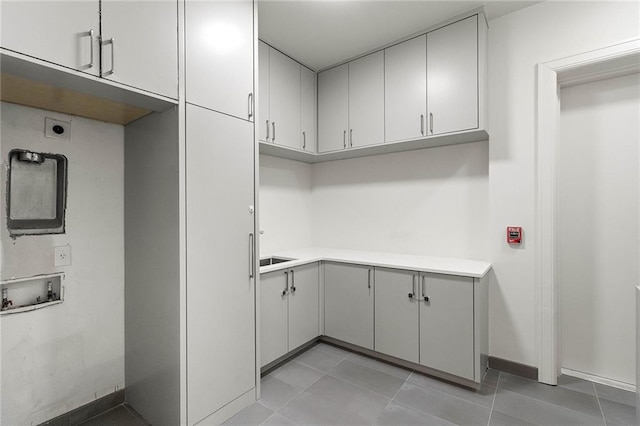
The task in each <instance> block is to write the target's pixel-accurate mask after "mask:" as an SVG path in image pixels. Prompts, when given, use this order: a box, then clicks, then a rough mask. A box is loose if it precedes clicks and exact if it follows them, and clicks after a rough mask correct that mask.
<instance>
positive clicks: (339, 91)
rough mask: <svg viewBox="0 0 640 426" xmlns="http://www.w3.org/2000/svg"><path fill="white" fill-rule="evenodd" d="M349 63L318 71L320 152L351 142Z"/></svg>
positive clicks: (335, 148)
mask: <svg viewBox="0 0 640 426" xmlns="http://www.w3.org/2000/svg"><path fill="white" fill-rule="evenodd" d="M348 127H349V64H344V65H340V66H339V67H335V68H331V69H330V70H327V71H324V72H321V73H320V74H318V152H329V151H337V150H341V149H344V148H346V146H347V130H348Z"/></svg>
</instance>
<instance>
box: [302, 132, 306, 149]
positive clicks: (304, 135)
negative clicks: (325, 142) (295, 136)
mask: <svg viewBox="0 0 640 426" xmlns="http://www.w3.org/2000/svg"><path fill="white" fill-rule="evenodd" d="M306 148H307V134H306V132H302V149H306Z"/></svg>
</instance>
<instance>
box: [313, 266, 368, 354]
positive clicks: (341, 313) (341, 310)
mask: <svg viewBox="0 0 640 426" xmlns="http://www.w3.org/2000/svg"><path fill="white" fill-rule="evenodd" d="M373 286H374V283H373V268H369V267H366V266H359V265H346V264H339V263H326V264H325V266H324V327H325V334H326V335H327V336H329V337H333V338H335V339H339V340H343V341H345V342H348V343H352V344H354V345H358V346H362V347H363V348H367V349H373V292H374V290H373Z"/></svg>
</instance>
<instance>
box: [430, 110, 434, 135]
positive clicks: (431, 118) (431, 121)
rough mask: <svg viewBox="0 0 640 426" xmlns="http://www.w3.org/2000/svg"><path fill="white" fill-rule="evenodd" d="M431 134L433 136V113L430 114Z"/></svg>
mask: <svg viewBox="0 0 640 426" xmlns="http://www.w3.org/2000/svg"><path fill="white" fill-rule="evenodd" d="M429 132H431V134H433V113H432V112H430V113H429Z"/></svg>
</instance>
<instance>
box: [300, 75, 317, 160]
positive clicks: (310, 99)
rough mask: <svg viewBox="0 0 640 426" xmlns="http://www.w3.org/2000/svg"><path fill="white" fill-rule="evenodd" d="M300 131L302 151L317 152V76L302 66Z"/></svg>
mask: <svg viewBox="0 0 640 426" xmlns="http://www.w3.org/2000/svg"><path fill="white" fill-rule="evenodd" d="M300 131H301V136H300V137H301V141H302V145H301V146H302V149H303V150H304V151H308V152H316V74H315V73H314V72H313V71H311V70H310V69H309V68H307V67H304V66H300Z"/></svg>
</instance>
